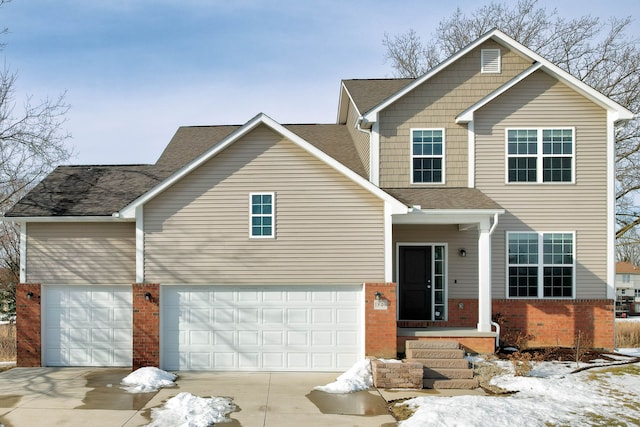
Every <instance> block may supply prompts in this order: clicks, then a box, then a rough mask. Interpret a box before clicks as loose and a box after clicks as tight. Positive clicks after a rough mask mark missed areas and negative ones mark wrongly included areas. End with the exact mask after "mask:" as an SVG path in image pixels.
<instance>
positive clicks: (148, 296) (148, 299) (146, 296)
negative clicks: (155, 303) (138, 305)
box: [144, 292, 151, 301]
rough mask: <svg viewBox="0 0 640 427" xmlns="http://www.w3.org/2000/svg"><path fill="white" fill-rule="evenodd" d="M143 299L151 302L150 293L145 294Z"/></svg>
mask: <svg viewBox="0 0 640 427" xmlns="http://www.w3.org/2000/svg"><path fill="white" fill-rule="evenodd" d="M144 299H146V300H147V301H151V292H147V293H146V294H144Z"/></svg>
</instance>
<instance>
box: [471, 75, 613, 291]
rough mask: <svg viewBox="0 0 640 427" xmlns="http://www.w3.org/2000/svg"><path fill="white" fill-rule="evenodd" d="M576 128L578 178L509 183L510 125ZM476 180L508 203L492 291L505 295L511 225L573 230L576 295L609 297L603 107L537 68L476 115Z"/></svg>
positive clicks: (496, 240) (496, 243)
mask: <svg viewBox="0 0 640 427" xmlns="http://www.w3.org/2000/svg"><path fill="white" fill-rule="evenodd" d="M511 127H537V128H539V127H575V136H574V145H575V163H576V166H575V168H576V171H575V173H576V182H575V184H564V183H562V184H561V183H548V184H524V183H519V184H505V162H506V158H505V129H506V128H511ZM476 162H477V163H476V185H477V187H478V189H480V190H481V191H483V192H484V193H485V194H487V195H488V196H489V197H491V198H492V199H494V200H495V201H496V202H498V203H499V204H500V205H502V206H503V207H505V209H506V210H507V213H506V214H505V215H503V216H501V218H500V225H499V227H498V228H497V229H496V231H495V233H494V235H493V242H492V244H493V246H492V247H493V251H492V252H493V271H492V274H493V276H492V279H493V280H492V281H493V295H494V297H496V298H501V297H504V296H505V293H506V289H505V280H506V278H505V268H506V267H505V265H506V259H505V237H506V231H535V232H553V231H575V232H576V242H577V244H576V254H577V264H576V288H577V293H576V297H577V298H605V297H606V286H605V282H606V239H607V235H606V230H607V225H606V224H607V222H606V221H607V216H606V215H607V206H606V188H607V179H606V178H607V171H606V111H605V110H603V109H601V108H599V107H598V106H596V105H595V104H593V103H591V102H590V101H588V100H587V99H586V98H584V97H582V96H581V95H580V94H578V93H576V92H574V91H573V90H571V89H570V88H569V87H567V86H566V85H564V84H562V83H560V82H558V81H557V80H555V79H554V78H553V77H551V76H549V75H547V74H546V73H544V72H542V71H538V72H536V73H535V74H533V75H532V76H530V77H528V78H527V79H526V80H525V81H524V82H522V83H520V84H519V85H517V86H516V87H514V88H512V89H511V90H509V91H508V92H507V93H506V94H504V95H503V96H501V97H499V98H498V99H497V100H495V101H493V102H491V103H489V104H488V105H487V106H486V107H484V108H482V109H481V110H479V111H478V112H477V113H476Z"/></svg>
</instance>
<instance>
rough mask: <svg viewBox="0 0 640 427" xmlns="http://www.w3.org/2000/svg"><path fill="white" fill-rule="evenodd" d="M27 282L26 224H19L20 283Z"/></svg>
mask: <svg viewBox="0 0 640 427" xmlns="http://www.w3.org/2000/svg"><path fill="white" fill-rule="evenodd" d="M26 282H27V223H26V222H23V223H21V224H20V283H26Z"/></svg>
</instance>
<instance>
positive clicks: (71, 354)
mask: <svg viewBox="0 0 640 427" xmlns="http://www.w3.org/2000/svg"><path fill="white" fill-rule="evenodd" d="M131 298H132V295H131V286H98V285H92V286H45V287H44V294H43V301H42V303H43V305H44V319H43V325H44V330H43V348H44V350H43V351H44V364H45V365H46V366H131V360H132V335H131V331H132V323H133V322H132V299H131Z"/></svg>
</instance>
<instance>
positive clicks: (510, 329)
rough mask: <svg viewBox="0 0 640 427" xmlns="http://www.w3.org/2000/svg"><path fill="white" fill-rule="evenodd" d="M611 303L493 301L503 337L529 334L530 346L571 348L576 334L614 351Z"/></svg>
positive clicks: (597, 346) (606, 301) (587, 301)
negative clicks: (580, 334)
mask: <svg viewBox="0 0 640 427" xmlns="http://www.w3.org/2000/svg"><path fill="white" fill-rule="evenodd" d="M613 310H614V302H613V300H606V299H603V300H493V316H494V318H496V317H500V318H501V320H500V323H501V328H502V333H501V335H502V337H504V338H505V339H506V338H509V334H511V335H514V334H521V335H523V334H524V335H530V336H531V339H530V340H529V341H528V345H529V346H563V347H573V345H574V341H575V338H576V336H577V335H578V333H582V335H583V337H582V342H585V338H586V340H588V341H590V342H591V343H592V344H591V346H592V347H595V348H604V349H609V350H611V349H613V348H614V322H615V319H614V311H613Z"/></svg>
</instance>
